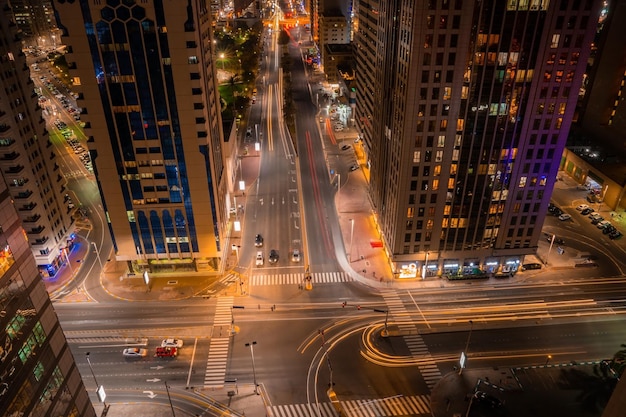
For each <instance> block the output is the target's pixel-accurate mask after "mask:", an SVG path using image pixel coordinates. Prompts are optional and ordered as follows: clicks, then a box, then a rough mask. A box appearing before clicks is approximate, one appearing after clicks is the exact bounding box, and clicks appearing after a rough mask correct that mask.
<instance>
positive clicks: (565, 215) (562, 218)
mask: <svg viewBox="0 0 626 417" xmlns="http://www.w3.org/2000/svg"><path fill="white" fill-rule="evenodd" d="M571 218H572V216H570V215H569V214H567V213H563V214H561V215H560V216H559V220H561V221H565V220H569V219H571Z"/></svg>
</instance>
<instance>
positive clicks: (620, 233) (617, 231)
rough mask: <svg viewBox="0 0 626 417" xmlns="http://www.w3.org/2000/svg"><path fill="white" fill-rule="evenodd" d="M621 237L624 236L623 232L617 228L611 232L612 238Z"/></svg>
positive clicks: (610, 236)
mask: <svg viewBox="0 0 626 417" xmlns="http://www.w3.org/2000/svg"><path fill="white" fill-rule="evenodd" d="M620 237H622V232H620V231H619V230H615V231H613V232H611V233H609V238H610V239H612V240H615V239H619V238H620Z"/></svg>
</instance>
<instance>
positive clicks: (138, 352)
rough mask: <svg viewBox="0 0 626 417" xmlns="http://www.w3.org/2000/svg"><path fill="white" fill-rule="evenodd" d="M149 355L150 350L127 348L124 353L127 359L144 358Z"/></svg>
mask: <svg viewBox="0 0 626 417" xmlns="http://www.w3.org/2000/svg"><path fill="white" fill-rule="evenodd" d="M147 354H148V350H147V349H141V348H126V349H124V350H123V351H122V355H124V356H125V357H127V358H143V357H144V356H146V355H147Z"/></svg>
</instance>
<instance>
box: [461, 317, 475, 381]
mask: <svg viewBox="0 0 626 417" xmlns="http://www.w3.org/2000/svg"><path fill="white" fill-rule="evenodd" d="M469 324H470V329H469V333H468V334H467V341H466V342H465V350H464V351H463V353H464V354H465V361H466V362H467V351H468V350H469V344H470V338H471V337H472V330H473V329H474V322H473V321H472V320H470V321H469ZM459 368H461V369H459V375H461V374H462V373H463V368H464V367H463V366H459Z"/></svg>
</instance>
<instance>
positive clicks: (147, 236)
mask: <svg viewBox="0 0 626 417" xmlns="http://www.w3.org/2000/svg"><path fill="white" fill-rule="evenodd" d="M54 7H55V9H56V13H57V24H58V26H59V28H60V30H61V31H62V32H63V35H62V40H63V43H64V44H65V45H67V50H68V54H67V55H66V59H67V61H68V64H69V68H70V75H71V77H72V78H73V81H74V85H75V89H76V90H77V92H78V93H79V98H78V104H79V106H80V107H82V108H83V112H82V115H81V120H83V121H85V122H86V126H85V133H86V135H87V137H88V138H89V139H88V145H89V150H90V153H91V157H92V160H93V161H94V173H95V175H96V178H97V182H98V187H99V190H100V194H101V197H102V201H103V204H104V208H105V211H106V215H107V220H108V221H109V227H110V232H111V236H112V238H113V244H114V248H115V255H116V257H117V259H118V260H127V261H130V262H131V263H134V264H135V265H136V264H137V263H139V264H141V265H142V268H148V269H149V270H150V271H152V272H175V271H208V272H211V271H216V270H218V269H219V267H220V259H221V257H222V250H223V247H222V246H223V243H222V242H223V234H224V232H225V230H226V226H227V221H228V215H227V214H226V215H225V214H224V213H228V207H226V202H227V201H228V198H227V196H226V193H227V187H226V179H225V177H226V176H225V175H224V161H223V159H224V157H223V155H222V141H223V133H222V122H221V116H220V111H221V109H220V101H219V93H218V91H217V83H216V79H215V73H214V66H213V55H212V51H211V47H212V43H211V38H212V26H211V14H210V9H209V2H208V1H203V0H192V1H189V2H185V4H184V5H181V4H180V3H179V2H174V1H159V0H154V1H153V0H146V1H120V0H104V1H99V2H87V1H65V0H57V1H55V3H54Z"/></svg>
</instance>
